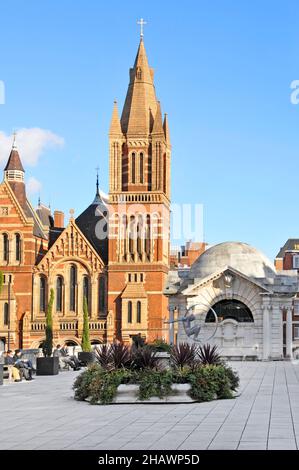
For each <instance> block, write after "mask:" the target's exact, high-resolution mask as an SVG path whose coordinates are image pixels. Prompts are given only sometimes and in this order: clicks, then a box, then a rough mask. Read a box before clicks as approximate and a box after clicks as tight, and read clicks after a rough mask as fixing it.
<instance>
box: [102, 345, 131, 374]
mask: <svg viewBox="0 0 299 470" xmlns="http://www.w3.org/2000/svg"><path fill="white" fill-rule="evenodd" d="M95 358H96V361H97V362H98V363H99V364H100V365H101V366H102V367H103V368H104V369H106V370H114V369H121V368H124V367H127V368H129V367H130V366H131V363H132V355H131V348H130V347H129V346H127V345H124V344H122V343H113V344H111V345H110V344H109V345H104V344H103V345H102V346H100V347H98V348H96V350H95Z"/></svg>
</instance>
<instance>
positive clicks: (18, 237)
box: [15, 233, 21, 261]
mask: <svg viewBox="0 0 299 470" xmlns="http://www.w3.org/2000/svg"><path fill="white" fill-rule="evenodd" d="M15 243H16V261H21V235H20V234H19V233H16V236H15Z"/></svg>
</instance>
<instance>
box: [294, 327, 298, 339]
mask: <svg viewBox="0 0 299 470" xmlns="http://www.w3.org/2000/svg"><path fill="white" fill-rule="evenodd" d="M294 339H299V326H294Z"/></svg>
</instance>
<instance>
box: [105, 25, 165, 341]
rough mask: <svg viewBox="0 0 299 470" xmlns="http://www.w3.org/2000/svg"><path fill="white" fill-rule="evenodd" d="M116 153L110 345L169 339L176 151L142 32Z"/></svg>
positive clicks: (112, 142) (113, 146)
mask: <svg viewBox="0 0 299 470" xmlns="http://www.w3.org/2000/svg"><path fill="white" fill-rule="evenodd" d="M109 147H110V172H109V179H110V186H109V266H108V340H109V341H112V340H113V339H114V338H118V339H120V340H122V341H125V342H130V341H131V338H132V336H133V335H138V334H140V335H141V336H142V337H143V338H145V339H146V340H147V341H153V340H154V339H156V338H164V339H165V340H167V339H168V327H167V324H165V323H164V322H165V320H167V319H168V309H167V299H166V297H165V296H164V295H163V290H164V286H165V282H166V277H167V273H168V269H169V233H170V229H169V218H170V154H171V145H170V138H169V129H168V120H167V115H165V116H164V119H163V118H162V113H161V105H160V102H159V101H158V100H157V98H156V92H155V86H154V71H153V69H152V68H150V67H149V64H148V60H147V55H146V51H145V47H144V41H143V34H141V38H140V44H139V47H138V51H137V55H136V59H135V63H134V66H133V68H131V69H130V82H129V86H128V91H127V95H126V99H125V104H124V107H123V110H122V114H121V118H119V114H118V109H117V103H116V102H115V103H114V108H113V113H112V119H111V125H110V132H109Z"/></svg>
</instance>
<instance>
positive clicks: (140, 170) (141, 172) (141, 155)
mask: <svg viewBox="0 0 299 470" xmlns="http://www.w3.org/2000/svg"><path fill="white" fill-rule="evenodd" d="M139 173H140V183H141V184H143V180H144V178H143V153H141V154H140V155H139Z"/></svg>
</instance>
